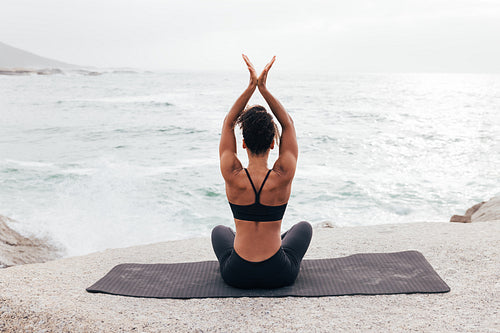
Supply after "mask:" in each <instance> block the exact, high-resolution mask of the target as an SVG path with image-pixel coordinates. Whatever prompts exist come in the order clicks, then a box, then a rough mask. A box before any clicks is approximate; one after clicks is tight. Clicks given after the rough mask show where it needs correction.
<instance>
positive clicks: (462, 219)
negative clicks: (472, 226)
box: [450, 215, 472, 223]
mask: <svg viewBox="0 0 500 333" xmlns="http://www.w3.org/2000/svg"><path fill="white" fill-rule="evenodd" d="M450 222H462V223H471V222H472V220H471V218H470V215H468V216H467V215H453V216H452V217H451V219H450Z"/></svg>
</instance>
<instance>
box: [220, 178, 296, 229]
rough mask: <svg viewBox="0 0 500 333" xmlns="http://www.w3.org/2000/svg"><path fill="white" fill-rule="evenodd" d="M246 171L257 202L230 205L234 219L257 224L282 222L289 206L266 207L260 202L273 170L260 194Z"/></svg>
mask: <svg viewBox="0 0 500 333" xmlns="http://www.w3.org/2000/svg"><path fill="white" fill-rule="evenodd" d="M244 170H245V172H246V173H247V176H248V180H250V184H252V188H253V191H254V192H255V202H254V203H253V204H251V205H235V204H233V203H229V206H231V210H232V211H233V217H234V218H235V219H238V220H245V221H255V222H266V221H267V222H271V221H279V220H282V219H283V215H284V214H285V209H286V205H287V204H283V205H280V206H265V205H263V204H261V203H260V200H259V199H260V192H261V191H262V188H263V187H264V184H265V183H266V180H267V177H269V174H270V173H271V170H269V171H268V172H267V174H266V178H264V181H263V182H262V185H261V186H260V189H259V192H257V189H256V188H255V185H254V184H253V181H252V178H250V174H249V173H248V170H247V169H244Z"/></svg>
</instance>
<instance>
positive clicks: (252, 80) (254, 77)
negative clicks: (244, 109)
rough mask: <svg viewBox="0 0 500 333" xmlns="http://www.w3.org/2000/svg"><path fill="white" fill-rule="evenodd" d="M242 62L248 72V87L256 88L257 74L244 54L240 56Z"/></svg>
mask: <svg viewBox="0 0 500 333" xmlns="http://www.w3.org/2000/svg"><path fill="white" fill-rule="evenodd" d="M242 56H243V60H245V63H246V64H247V66H248V71H249V72H250V83H249V86H250V87H251V88H255V87H256V86H257V82H258V80H257V72H256V71H255V68H254V67H253V65H252V63H251V62H250V59H248V57H247V56H246V55H244V54H242Z"/></svg>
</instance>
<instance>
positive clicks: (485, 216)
mask: <svg viewBox="0 0 500 333" xmlns="http://www.w3.org/2000/svg"><path fill="white" fill-rule="evenodd" d="M472 208H474V207H472ZM472 208H471V209H472ZM471 218H472V222H483V221H494V220H500V197H493V198H491V199H490V200H489V201H487V202H485V203H484V204H483V205H481V206H480V207H479V208H478V209H477V210H476V211H475V212H474V213H473V214H472V216H471Z"/></svg>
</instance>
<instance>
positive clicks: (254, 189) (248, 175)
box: [244, 168, 257, 196]
mask: <svg viewBox="0 0 500 333" xmlns="http://www.w3.org/2000/svg"><path fill="white" fill-rule="evenodd" d="M244 170H245V172H246V173H247V177H248V180H250V184H252V187H253V191H254V192H255V196H257V189H256V188H255V185H254V184H253V181H252V178H250V174H249V173H248V170H247V169H246V168H244Z"/></svg>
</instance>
